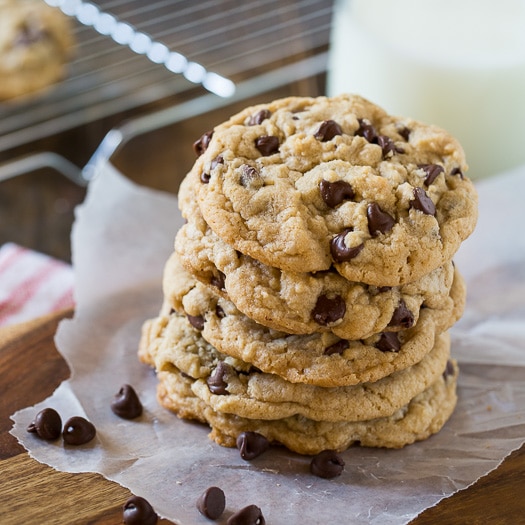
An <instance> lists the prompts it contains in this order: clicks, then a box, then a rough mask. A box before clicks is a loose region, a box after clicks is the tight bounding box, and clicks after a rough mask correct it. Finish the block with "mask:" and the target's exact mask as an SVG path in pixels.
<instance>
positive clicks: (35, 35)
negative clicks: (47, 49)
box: [13, 22, 49, 47]
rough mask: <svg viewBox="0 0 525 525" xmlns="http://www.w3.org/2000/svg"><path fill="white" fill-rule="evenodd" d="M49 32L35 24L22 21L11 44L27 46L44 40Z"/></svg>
mask: <svg viewBox="0 0 525 525" xmlns="http://www.w3.org/2000/svg"><path fill="white" fill-rule="evenodd" d="M48 36H49V33H48V32H47V31H45V29H44V28H42V27H39V26H38V25H37V24H34V23H29V22H24V23H23V24H22V25H21V26H20V27H19V29H18V32H17V34H16V36H15V38H14V40H13V46H20V47H27V46H30V45H32V44H36V43H38V42H40V41H41V40H44V39H45V38H47V37H48Z"/></svg>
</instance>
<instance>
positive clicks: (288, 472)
mask: <svg viewBox="0 0 525 525" xmlns="http://www.w3.org/2000/svg"><path fill="white" fill-rule="evenodd" d="M478 189H479V193H480V220H479V224H478V228H477V230H476V232H475V234H474V235H473V236H472V237H471V238H470V239H469V240H468V241H467V242H465V243H464V245H463V246H462V248H461V249H460V252H459V254H458V255H457V257H456V264H457V265H458V266H459V268H460V270H461V272H462V273H463V275H464V276H465V278H466V281H467V284H468V286H469V299H468V304H467V311H466V313H465V316H464V317H463V319H462V320H461V321H460V322H459V323H458V324H457V325H456V327H454V329H453V330H452V335H453V346H452V353H453V355H454V356H455V357H456V358H458V360H459V362H460V366H461V373H460V379H459V387H458V393H459V402H458V406H457V409H456V411H455V413H454V415H453V416H452V418H451V420H450V421H449V422H448V423H447V425H446V426H445V427H444V428H443V430H442V431H441V432H440V433H439V434H437V435H435V436H432V437H431V438H430V439H428V440H426V441H424V442H421V443H416V444H414V445H411V446H409V447H406V448H404V449H402V450H382V449H372V448H368V449H367V448H359V447H355V448H351V449H349V450H348V451H346V452H345V453H344V454H343V458H344V461H345V463H346V466H345V470H344V472H343V474H342V475H341V476H340V477H338V478H335V479H332V480H324V479H320V478H316V477H314V476H313V475H311V474H310V473H309V470H308V466H309V458H307V457H301V456H299V455H295V454H291V453H288V452H286V451H284V450H280V449H272V450H271V451H269V452H267V453H266V454H264V455H262V456H260V457H259V458H257V459H255V460H253V461H251V462H247V461H244V460H242V459H241V458H240V456H239V454H238V451H237V450H235V449H227V448H222V447H220V446H218V445H216V444H215V443H213V442H212V441H210V440H209V439H208V437H207V434H208V429H207V428H206V427H204V426H202V425H199V424H195V423H190V422H186V421H182V420H179V419H178V418H177V417H176V416H174V415H173V414H171V413H170V412H168V411H166V410H165V409H163V408H161V407H159V406H158V404H157V402H156V399H155V389H156V378H155V375H154V373H153V372H152V371H151V370H150V369H149V368H148V367H147V366H145V365H143V364H141V363H140V362H139V361H138V359H137V357H136V353H137V344H138V340H139V336H140V329H141V325H142V323H143V321H144V320H145V319H147V318H149V317H154V316H155V315H156V314H157V312H158V310H159V308H160V302H161V299H162V295H161V275H162V268H163V265H164V262H165V261H166V259H167V257H168V256H169V254H170V253H171V251H172V249H173V239H174V236H175V232H176V230H177V229H178V227H179V226H180V224H182V220H181V218H180V216H179V214H178V211H177V203H176V199H175V198H174V197H172V196H169V195H166V194H162V193H157V192H154V191H152V190H149V189H146V188H143V187H139V186H136V185H135V184H133V183H131V182H130V181H129V180H127V179H126V178H125V177H124V176H122V175H121V174H120V173H118V172H117V171H116V170H115V169H114V168H113V167H112V166H111V165H109V164H108V165H106V166H104V167H102V169H101V171H100V173H99V174H98V176H97V177H96V178H95V179H94V181H93V182H92V183H91V185H90V188H89V192H88V196H87V198H86V201H85V203H83V205H82V206H81V207H80V208H79V210H78V214H77V220H76V223H75V227H74V232H73V256H74V268H75V277H76V301H77V308H76V312H75V316H74V318H73V319H70V320H65V321H63V322H62V323H61V324H60V326H59V330H58V333H57V336H56V342H57V345H58V349H59V350H60V352H61V353H62V355H63V356H64V357H65V359H66V360H67V362H68V364H69V366H70V368H71V370H72V376H71V378H70V379H69V380H67V381H65V382H64V383H62V384H61V385H60V386H59V388H58V389H57V390H56V391H55V393H54V394H53V395H52V396H51V397H50V398H48V399H46V400H44V401H42V402H41V403H39V404H38V405H36V406H33V407H28V408H26V409H23V410H21V411H19V412H17V413H16V414H15V415H14V416H13V420H14V421H15V424H14V427H13V429H12V433H13V434H14V435H15V436H16V437H17V438H18V440H19V441H20V442H21V443H22V444H23V445H24V447H26V449H27V450H28V451H29V453H30V454H31V456H32V457H34V458H35V459H37V460H38V461H40V462H43V463H46V464H48V465H51V466H52V467H54V468H56V469H58V470H61V471H68V472H99V473H100V474H102V475H103V476H105V477H106V478H107V479H110V480H114V481H116V482H118V483H120V484H122V485H124V486H126V487H128V488H129V489H130V490H131V491H132V492H134V493H135V494H138V495H141V496H143V497H145V498H147V499H148V500H149V501H150V502H151V503H152V504H153V506H154V507H155V509H156V511H157V512H158V513H159V514H160V515H161V516H163V517H167V518H169V519H171V520H173V521H175V522H176V523H178V524H180V525H187V524H199V523H209V520H207V519H206V518H204V517H202V516H201V515H200V514H199V513H198V511H197V510H196V507H195V502H196V500H197V498H198V496H199V495H200V494H201V493H202V492H203V491H204V490H205V489H206V488H207V487H209V486H211V485H218V486H220V487H222V488H223V490H224V491H225V494H226V504H227V508H226V512H225V514H224V516H223V519H222V521H220V520H219V523H225V521H226V519H227V517H228V516H229V515H231V514H232V512H234V511H235V510H238V509H240V508H241V507H244V506H245V505H248V504H256V505H258V506H259V507H261V509H262V511H263V514H264V516H265V518H266V521H267V523H270V524H272V525H279V524H286V525H293V524H296V523H297V524H299V523H300V524H302V523H309V524H315V523H320V524H321V523H322V524H324V523H360V524H363V523H370V524H375V523H377V524H381V525H387V524H401V523H407V522H409V521H410V520H411V519H413V518H414V517H415V516H417V515H418V514H419V513H420V512H422V511H423V510H424V509H426V508H428V507H430V506H433V505H435V504H436V503H438V502H439V501H440V500H441V499H443V498H446V497H447V496H449V495H451V494H453V493H454V492H456V491H458V490H461V489H463V488H465V487H468V486H469V485H471V484H472V483H473V482H475V481H476V480H477V479H478V478H479V477H481V476H483V475H485V474H487V473H488V472H490V471H491V470H492V469H494V468H496V467H497V466H498V465H499V464H500V463H501V461H502V460H503V459H504V458H505V457H506V456H507V455H508V454H509V453H510V452H511V451H513V450H515V449H517V448H519V447H520V446H521V445H522V444H523V442H524V439H525V438H524V436H525V381H524V379H525V347H524V345H525V343H524V341H525V322H524V321H525V236H523V235H522V234H521V233H520V232H519V228H518V226H519V224H520V221H521V196H522V195H523V194H525V167H524V168H522V169H520V170H516V171H515V172H513V173H511V174H506V175H501V176H498V177H494V178H493V179H491V180H488V181H484V182H482V183H479V186H478ZM123 383H130V384H132V385H133V386H134V387H135V389H136V390H137V392H138V394H139V396H140V398H141V400H142V401H143V404H144V407H145V411H144V414H143V415H142V417H141V418H140V419H139V420H137V421H124V420H121V419H119V418H117V417H116V416H115V415H114V414H113V413H112V412H111V410H110V403H111V400H112V399H113V396H114V394H115V393H116V392H117V391H118V389H119V388H120V386H121V384H123ZM49 406H51V407H54V408H56V409H57V410H58V411H59V412H60V414H61V415H62V417H63V419H64V420H65V419H66V418H68V417H69V416H71V415H84V416H85V417H87V418H88V419H90V420H91V421H92V422H93V423H94V424H95V426H96V428H97V437H96V439H95V440H94V441H93V442H92V443H91V444H89V445H88V446H83V447H79V448H72V447H70V448H65V447H64V446H63V445H62V444H61V442H60V440H58V441H57V442H52V443H48V442H43V441H41V440H39V439H38V438H37V437H35V435H33V434H30V433H27V431H26V428H27V426H28V424H29V423H30V422H31V421H32V419H33V417H34V415H35V414H36V413H37V412H38V411H39V410H40V409H42V408H44V407H49Z"/></svg>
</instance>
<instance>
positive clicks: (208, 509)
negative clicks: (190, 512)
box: [197, 487, 226, 520]
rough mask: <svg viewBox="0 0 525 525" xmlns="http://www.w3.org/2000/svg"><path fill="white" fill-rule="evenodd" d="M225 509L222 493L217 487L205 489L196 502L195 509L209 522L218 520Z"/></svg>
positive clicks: (224, 499)
mask: <svg viewBox="0 0 525 525" xmlns="http://www.w3.org/2000/svg"><path fill="white" fill-rule="evenodd" d="M225 508H226V497H225V496H224V491H223V490H222V489H220V488H219V487H209V488H207V489H206V490H205V491H204V492H203V493H202V494H201V496H200V497H199V499H198V500H197V509H198V511H199V512H200V513H201V514H202V515H203V516H206V518H208V519H210V520H216V519H219V518H220V517H221V516H222V513H223V512H224V509H225Z"/></svg>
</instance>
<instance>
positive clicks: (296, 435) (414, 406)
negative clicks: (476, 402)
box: [157, 362, 458, 454]
mask: <svg viewBox="0 0 525 525" xmlns="http://www.w3.org/2000/svg"><path fill="white" fill-rule="evenodd" d="M450 364H451V366H449V367H447V373H446V374H443V375H441V376H440V377H439V378H438V379H437V381H435V382H434V383H433V384H432V385H431V386H430V387H429V388H427V389H426V390H424V391H423V392H422V393H421V394H418V395H417V396H415V397H414V398H413V399H412V400H411V401H410V402H409V403H408V404H407V405H405V406H404V407H402V408H400V409H399V410H397V411H396V412H395V413H394V414H392V415H391V416H388V417H383V418H376V419H370V420H364V421H315V420H312V419H308V418H305V417H303V416H299V415H296V416H291V417H286V418H282V419H274V420H263V419H249V418H244V417H239V416H236V415H232V414H228V413H223V412H217V411H215V410H213V409H212V408H211V407H210V406H209V405H207V404H206V403H205V402H204V401H202V400H201V399H200V398H198V397H197V396H195V394H194V393H193V390H192V385H193V383H194V382H195V380H194V379H193V378H191V377H189V376H187V375H185V374H182V373H181V372H179V371H177V370H172V371H169V372H168V371H165V372H159V385H158V391H157V392H158V399H159V402H160V403H161V404H162V405H163V406H164V407H166V408H168V409H169V410H172V411H174V412H175V413H176V414H177V415H178V416H179V417H183V418H185V419H195V420H197V421H201V422H203V423H207V424H208V425H209V426H210V427H211V429H212V430H211V433H210V437H211V438H212V439H213V440H215V441H216V442H217V443H219V444H220V445H223V446H226V447H235V445H236V439H237V436H238V435H239V434H241V432H250V431H252V432H258V433H259V434H262V435H263V436H265V437H266V438H267V439H268V440H269V441H270V442H272V443H278V444H280V445H284V446H286V447H287V448H288V449H289V450H292V451H294V452H298V453H299V454H318V453H319V452H322V451H323V450H327V449H331V450H337V451H342V450H345V449H346V448H348V447H349V446H351V445H354V444H359V445H362V446H365V447H387V448H401V447H404V446H405V445H409V444H412V443H414V442H416V441H420V440H423V439H426V438H428V437H429V436H430V435H432V434H435V433H436V432H438V431H439V430H440V429H441V428H442V427H443V425H444V424H445V423H446V421H447V420H448V419H449V417H450V415H451V414H452V412H453V411H454V408H455V406H456V402H457V396H456V382H457V374H458V368H457V364H456V363H455V362H451V363H450Z"/></svg>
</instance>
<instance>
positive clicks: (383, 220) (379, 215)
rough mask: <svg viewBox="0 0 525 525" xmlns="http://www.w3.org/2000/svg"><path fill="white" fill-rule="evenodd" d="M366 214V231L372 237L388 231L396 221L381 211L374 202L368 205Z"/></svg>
mask: <svg viewBox="0 0 525 525" xmlns="http://www.w3.org/2000/svg"><path fill="white" fill-rule="evenodd" d="M366 216H367V219H368V231H369V232H370V235H371V236H372V237H377V235H379V234H380V233H388V232H389V231H390V230H391V229H392V228H393V227H394V224H395V223H396V221H395V219H394V218H393V217H392V216H391V215H390V214H388V213H387V212H385V211H383V210H382V209H381V208H380V206H379V204H377V203H376V202H372V203H370V204H369V205H368V207H367V209H366Z"/></svg>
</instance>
